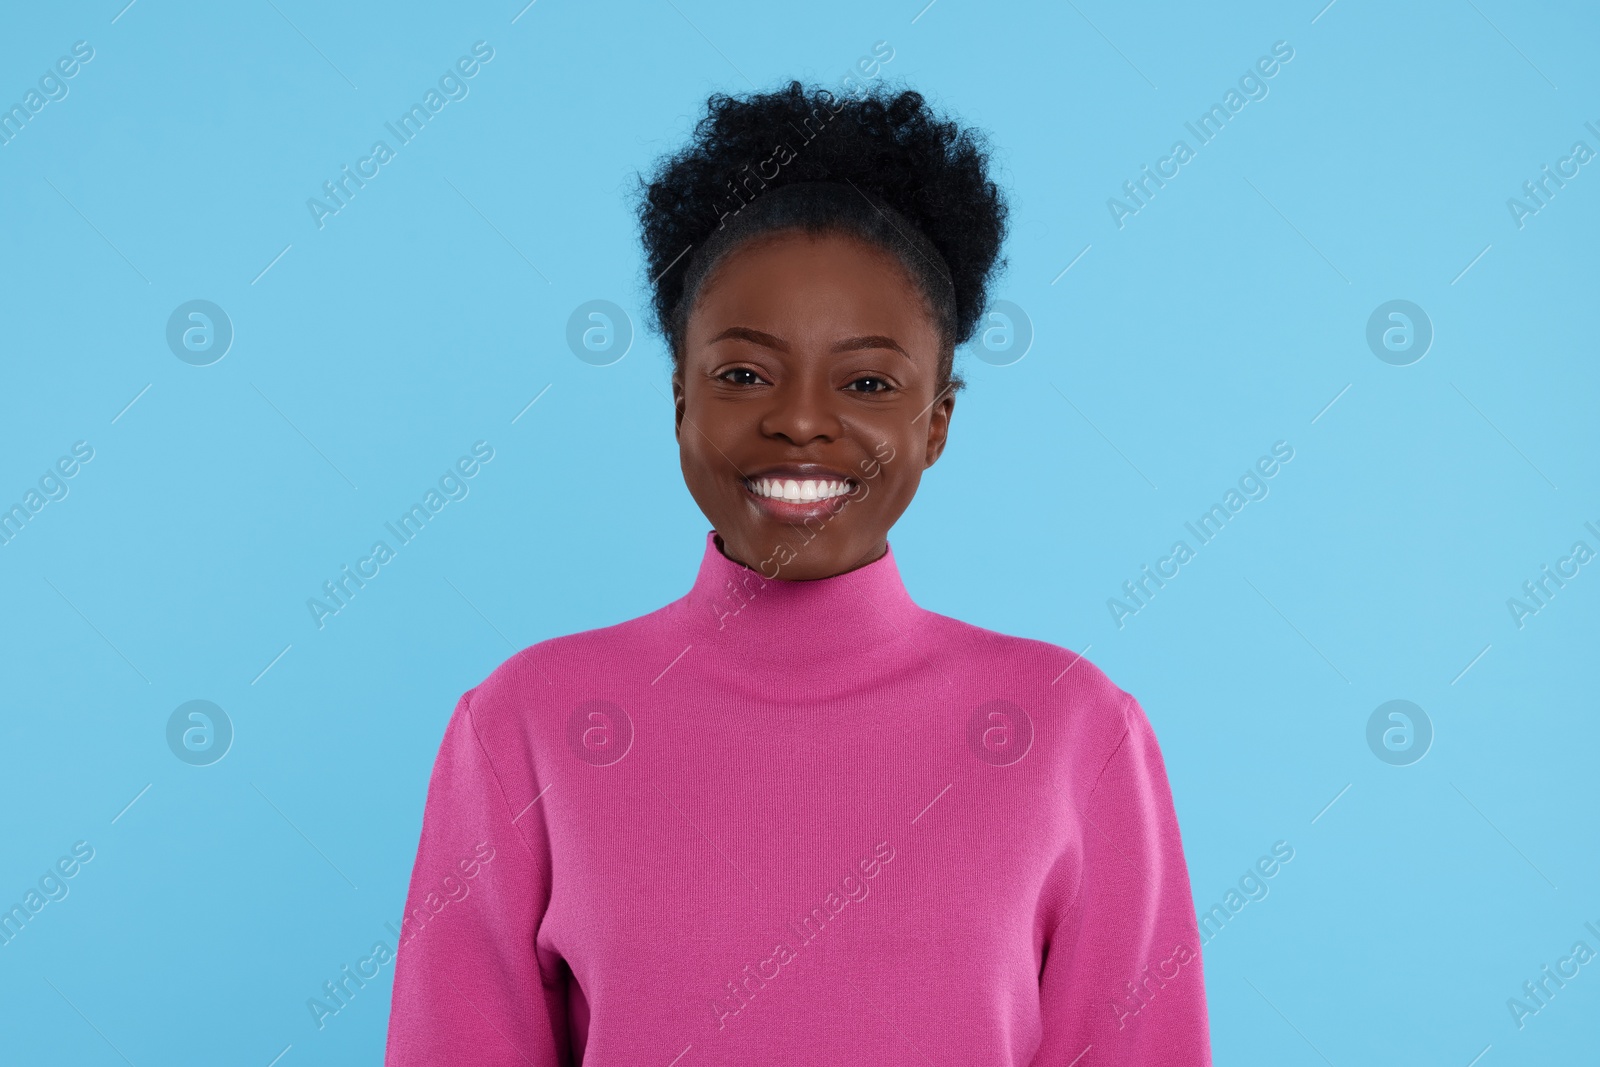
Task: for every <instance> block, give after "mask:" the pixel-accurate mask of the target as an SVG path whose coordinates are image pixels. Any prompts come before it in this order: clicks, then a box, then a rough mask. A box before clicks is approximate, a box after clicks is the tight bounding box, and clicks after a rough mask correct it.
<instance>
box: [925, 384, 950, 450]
mask: <svg viewBox="0 0 1600 1067" xmlns="http://www.w3.org/2000/svg"><path fill="white" fill-rule="evenodd" d="M955 410H956V393H955V386H953V385H950V386H946V387H945V391H944V392H943V393H942V394H941V395H940V396H939V399H938V400H935V401H934V402H933V406H932V407H930V408H929V409H928V449H927V456H928V458H927V462H926V463H924V464H923V469H924V470H926V469H927V468H928V467H931V466H933V465H934V464H935V463H936V462H938V459H939V457H940V456H941V455H942V454H943V453H944V445H945V441H946V439H948V438H949V436H950V416H951V415H953V414H955Z"/></svg>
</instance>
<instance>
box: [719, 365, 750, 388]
mask: <svg viewBox="0 0 1600 1067" xmlns="http://www.w3.org/2000/svg"><path fill="white" fill-rule="evenodd" d="M730 374H748V375H749V376H750V377H751V378H753V379H755V381H745V380H741V381H735V382H733V383H732V384H734V385H755V384H756V382H759V381H761V375H759V374H757V373H756V372H755V371H753V370H751V369H750V368H749V367H731V368H729V369H728V370H725V371H723V372H722V373H721V374H719V375H717V380H718V381H729V378H728V375H730Z"/></svg>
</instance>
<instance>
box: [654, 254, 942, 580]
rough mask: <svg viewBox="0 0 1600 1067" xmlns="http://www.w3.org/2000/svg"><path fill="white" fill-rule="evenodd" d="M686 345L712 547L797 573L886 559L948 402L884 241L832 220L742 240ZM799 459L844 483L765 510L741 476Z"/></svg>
mask: <svg viewBox="0 0 1600 1067" xmlns="http://www.w3.org/2000/svg"><path fill="white" fill-rule="evenodd" d="M683 349H684V350H683V358H682V361H681V362H680V364H679V369H678V370H676V371H675V372H674V374H673V378H672V393H673V402H674V405H675V408H676V429H675V432H676V435H677V439H678V445H679V453H680V460H681V463H682V467H683V477H684V481H685V483H686V484H687V485H688V487H689V493H690V495H691V496H693V497H694V499H695V503H696V504H698V505H699V506H700V510H701V511H703V512H704V513H705V515H706V518H707V519H709V520H710V522H711V525H712V528H713V529H715V530H716V531H717V533H718V535H719V539H720V546H719V547H720V548H721V550H722V553H723V555H725V556H727V557H728V558H729V559H732V560H734V561H735V562H738V563H742V564H744V565H745V566H747V567H751V568H753V569H755V570H758V571H760V572H761V574H762V575H764V576H765V577H767V578H781V579H785V580H795V581H809V580H814V579H817V578H827V577H831V576H833V575H836V574H843V573H844V572H846V571H850V570H854V569H855V568H857V567H861V566H865V565H866V564H868V563H871V562H873V561H875V560H877V559H880V558H882V557H883V555H884V553H885V552H886V551H888V534H889V528H890V527H892V526H893V525H894V524H895V522H896V521H897V520H898V519H899V518H900V516H901V514H903V513H904V512H905V510H906V508H907V507H908V506H909V505H910V504H911V499H912V497H914V496H915V495H916V492H917V486H918V485H919V484H920V483H921V480H922V472H923V471H924V470H926V469H927V468H929V467H931V466H932V465H933V464H934V463H935V462H936V461H937V460H938V458H939V456H940V454H941V453H942V452H943V451H944V446H945V440H946V437H947V436H948V434H949V430H950V416H951V413H952V412H953V411H954V409H955V396H954V394H953V393H952V392H950V391H949V389H948V387H945V388H944V389H943V392H942V393H941V392H940V390H941V384H942V383H940V382H939V381H938V371H939V366H938V364H939V351H940V337H939V331H938V327H937V324H936V322H935V320H934V318H933V314H932V312H931V309H930V308H929V305H928V302H927V300H926V298H925V297H924V296H923V295H922V292H921V290H920V289H918V288H917V286H916V285H915V284H914V283H913V282H912V280H911V278H910V276H909V275H908V274H907V273H906V271H905V270H904V268H902V267H901V266H900V264H899V262H898V261H897V260H896V259H895V258H894V256H893V255H892V254H890V253H889V252H887V251H885V250H883V249H880V248H878V247H877V246H875V245H873V244H871V243H869V242H866V241H863V240H861V239H860V238H857V237H854V236H851V235H847V234H843V233H827V234H822V235H816V236H813V235H811V234H807V233H805V232H803V231H798V230H785V231H780V232H778V233H776V234H770V235H763V236H762V237H759V238H756V239H753V240H751V241H749V242H747V243H746V244H744V245H742V246H740V247H739V248H737V249H735V250H734V251H733V252H732V253H730V254H729V255H728V256H727V257H726V258H725V259H724V260H723V261H722V263H721V264H720V265H719V266H718V267H717V269H716V270H715V271H714V272H713V274H712V275H711V277H710V278H708V279H707V280H706V282H705V284H704V285H703V286H702V287H701V290H700V293H699V294H698V298H697V300H696V302H695V305H694V307H693V309H692V310H691V312H690V315H689V319H688V322H687V328H686V330H685V335H684V340H683ZM936 394H939V395H938V399H937V400H936V399H935V396H936ZM804 463H812V464H819V465H821V467H822V468H824V470H823V471H822V472H821V473H820V475H819V477H822V478H827V477H830V476H832V475H848V476H849V479H850V482H851V483H852V484H851V485H850V488H849V492H848V493H847V495H845V496H842V497H839V498H836V499H834V500H831V501H828V502H827V507H826V511H825V512H824V513H823V514H821V515H820V517H816V516H813V517H810V518H808V519H807V520H806V521H803V522H799V521H794V517H793V516H792V515H779V514H773V510H774V509H772V508H769V507H766V506H764V502H763V500H762V499H761V497H760V496H758V495H756V494H753V493H752V492H751V490H750V488H748V484H749V483H748V481H747V476H751V477H758V476H760V475H761V474H762V473H763V472H767V473H771V472H774V470H775V468H780V467H783V466H786V465H790V464H804ZM776 473H777V474H779V475H782V474H783V473H784V471H782V470H776ZM810 506H811V507H812V508H814V509H816V508H821V507H822V505H810Z"/></svg>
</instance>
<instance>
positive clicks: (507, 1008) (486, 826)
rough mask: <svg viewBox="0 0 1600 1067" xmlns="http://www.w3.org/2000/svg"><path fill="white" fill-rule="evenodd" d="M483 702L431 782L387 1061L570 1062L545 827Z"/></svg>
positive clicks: (458, 712)
mask: <svg viewBox="0 0 1600 1067" xmlns="http://www.w3.org/2000/svg"><path fill="white" fill-rule="evenodd" d="M472 695H473V694H472V693H471V692H468V693H466V694H465V695H463V696H462V698H461V700H460V702H459V703H457V705H456V709H455V713H454V714H453V715H452V716H451V718H450V722H449V724H448V725H447V726H446V728H445V734H444V740H443V742H442V744H441V745H440V747H439V755H438V758H437V759H436V760H435V762H434V765H433V775H432V777H431V779H430V781H429V784H428V799H427V804H426V806H425V807H424V809H423V815H422V837H421V843H420V845H419V846H418V848H417V859H416V863H415V865H414V866H413V868H412V872H411V886H410V890H409V892H408V893H407V896H406V914H405V919H404V921H403V922H402V924H401V928H400V944H399V947H398V949H397V955H396V961H395V975H394V993H393V998H392V1002H391V1005H390V1014H389V1035H388V1048H387V1052H386V1055H385V1059H384V1063H385V1065H386V1067H435V1065H441V1064H451V1063H460V1062H465V1061H471V1062H472V1063H474V1064H481V1065H485V1067H500V1065H505V1067H512V1065H515V1067H561V1065H565V1064H567V1063H568V1062H569V1061H570V1057H569V1055H568V1052H567V1011H566V996H565V984H564V982H563V981H562V980H561V978H560V976H553V977H552V979H551V980H550V981H549V982H547V981H546V980H545V975H544V974H543V973H542V971H541V969H540V964H539V959H538V956H537V955H536V948H535V940H534V939H535V936H536V934H537V932H538V925H539V922H540V920H541V918H542V917H543V915H544V910H545V906H546V904H547V902H548V900H549V894H550V865H549V848H548V841H547V839H546V836H545V831H544V829H543V826H544V824H543V821H542V820H541V819H540V818H539V817H538V815H539V812H538V811H537V810H535V811H530V812H525V817H521V818H517V817H515V816H514V813H513V812H512V811H511V808H510V805H509V804H508V802H507V798H506V796H505V794H504V793H503V792H502V791H501V786H500V779H499V777H498V775H497V774H496V773H495V770H494V767H493V765H492V764H491V763H490V760H489V753H488V751H487V750H486V749H485V747H484V745H483V742H482V740H481V739H480V737H479V735H478V730H477V726H476V725H475V723H474V721H473V715H472V704H471V697H472ZM526 803H527V800H526V799H525V800H524V804H526ZM529 806H530V807H531V805H529Z"/></svg>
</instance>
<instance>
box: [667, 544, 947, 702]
mask: <svg viewBox="0 0 1600 1067" xmlns="http://www.w3.org/2000/svg"><path fill="white" fill-rule="evenodd" d="M719 540H720V539H719V538H718V536H717V533H716V531H715V530H712V531H710V532H708V533H707V534H706V541H705V552H704V554H703V555H702V557H701V560H700V570H699V573H698V574H697V575H696V576H695V581H694V586H693V588H691V589H690V591H689V592H688V594H687V595H685V596H684V597H683V598H682V600H680V602H679V604H680V606H681V608H682V609H683V611H684V614H685V626H686V630H685V637H686V639H687V640H688V641H689V642H691V646H692V647H695V648H696V653H697V654H698V653H707V654H711V655H717V656H719V657H721V658H722V659H723V660H724V663H723V665H722V669H724V670H725V671H727V672H729V673H730V675H744V676H747V677H748V679H749V680H750V681H752V682H759V683H762V684H764V685H775V686H779V687H781V686H782V683H783V682H784V681H785V680H794V681H797V682H799V683H801V686H800V689H799V690H797V694H801V695H808V696H810V697H811V698H813V699H814V698H816V697H818V696H822V695H825V693H826V692H827V691H828V690H830V689H833V688H838V689H840V690H843V689H847V688H848V687H849V683H850V681H851V680H852V679H853V680H855V681H859V680H860V677H861V675H862V674H863V673H864V672H867V671H870V670H871V669H872V667H873V666H874V665H875V664H881V663H883V662H884V661H887V660H892V659H897V658H898V656H897V655H895V654H894V653H895V652H896V650H900V651H901V652H903V651H904V650H905V647H906V645H905V643H906V642H907V641H908V640H909V639H910V638H911V636H912V634H913V633H914V631H916V629H917V628H918V626H919V624H920V623H921V622H922V621H923V618H924V617H925V616H926V615H927V612H925V611H924V610H923V609H922V608H920V607H918V606H917V604H916V602H915V601H913V600H912V599H911V595H910V593H908V592H907V591H906V587H905V585H904V583H903V582H902V581H901V579H900V570H899V568H898V567H897V566H896V564H895V559H894V550H893V548H892V547H891V546H890V545H889V543H888V542H887V541H885V543H884V550H883V554H882V555H880V556H879V557H878V558H877V559H874V560H872V561H871V562H870V563H864V564H862V565H861V566H859V567H856V568H854V569H852V570H848V571H845V572H843V573H841V574H835V575H831V576H829V577H827V578H813V579H809V580H792V579H784V578H768V577H766V576H765V575H763V574H762V573H761V572H760V571H758V570H756V569H754V568H752V567H747V566H745V565H744V564H743V563H740V562H738V561H737V560H732V559H729V558H728V557H727V556H726V555H725V554H724V553H723V552H722V550H721V548H720V547H719V544H718V541H719Z"/></svg>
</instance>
